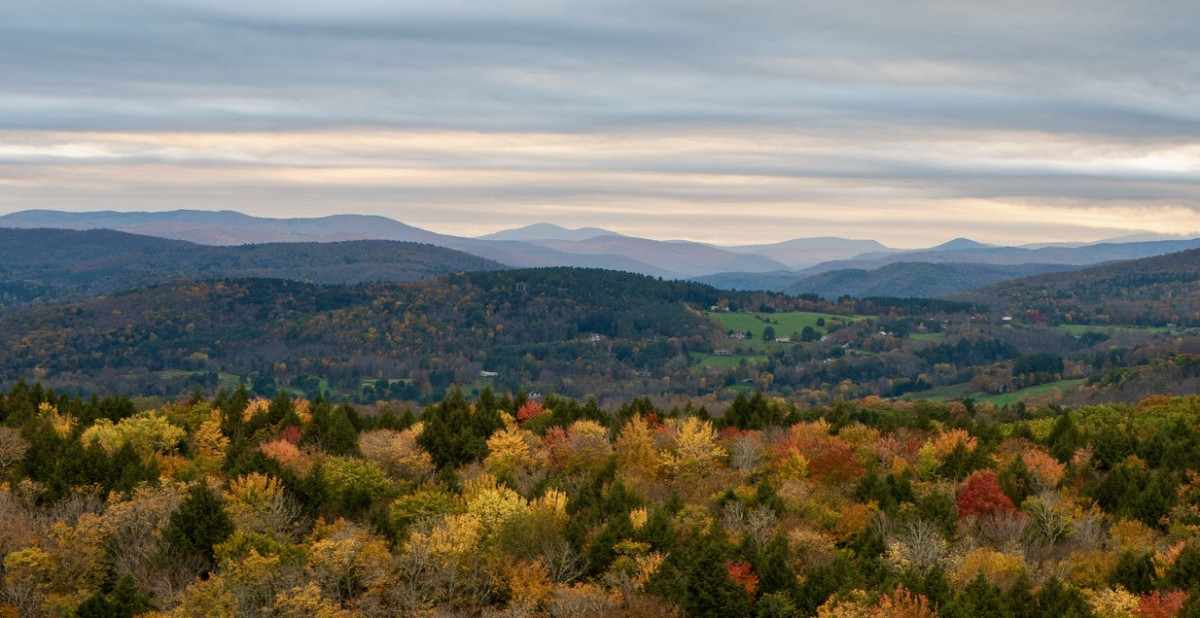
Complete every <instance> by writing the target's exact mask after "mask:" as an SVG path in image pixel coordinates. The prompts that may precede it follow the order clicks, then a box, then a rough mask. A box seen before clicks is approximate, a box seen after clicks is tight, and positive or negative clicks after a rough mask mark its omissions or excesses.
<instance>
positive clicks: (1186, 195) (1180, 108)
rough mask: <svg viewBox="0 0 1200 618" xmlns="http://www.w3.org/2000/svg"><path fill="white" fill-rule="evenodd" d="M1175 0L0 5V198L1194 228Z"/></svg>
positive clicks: (895, 226)
mask: <svg viewBox="0 0 1200 618" xmlns="http://www.w3.org/2000/svg"><path fill="white" fill-rule="evenodd" d="M1196 24H1200V3H1197V2H1194V1H1193V0H1188V1H1177V0H1104V1H1100V2H1097V1H1096V0H1087V1H1083V0H1055V1H1054V2H1045V0H1036V1H1035V0H990V1H989V2H963V1H962V0H944V1H943V0H868V1H859V0H844V1H841V2H836V1H835V2H831V1H829V0H821V1H815V2H814V1H808V0H737V1H736V2H734V1H725V2H715V1H709V0H688V1H686V2H679V1H671V2H664V1H657V0H639V1H625V0H589V1H574V0H554V1H540V2H533V1H527V0H509V1H506V2H495V1H489V2H475V1H472V2H465V1H459V0H436V1H431V2H426V1H424V0H419V1H418V0H399V1H398V0H339V2H336V3H335V2H328V1H324V0H321V1H317V0H290V1H281V0H255V1H253V2H246V1H244V0H238V1H234V0H122V1H121V2H111V1H106V2H98V1H93V0H3V1H0V84H2V86H0V215H2V214H6V213H10V212H15V211H19V210H25V209H31V208H45V209H57V210H69V211H91V210H119V211H162V210H175V209H181V208H187V209H199V210H222V209H229V210H238V211H241V212H245V213H247V214H252V215H257V216H268V217H315V216H323V215H328V214H336V213H358V214H379V215H384V216H388V217H391V218H393V219H397V220H399V221H403V222H405V223H408V224H410V225H415V226H417V227H422V228H425V229H429V230H433V231H437V232H442V233H448V234H455V235H459V236H474V235H481V234H486V233H489V232H494V231H497V230H501V229H506V228H513V227H518V226H522V225H527V224H531V223H535V222H543V221H544V222H551V223H555V224H558V225H562V226H566V227H572V228H574V227H582V226H598V227H603V228H606V229H610V230H613V231H616V232H620V233H624V234H630V235H636V236H642V237H648V238H659V239H689V240H698V241H703V242H712V243H717V244H750V243H762V242H776V241H782V240H787V239H791V238H805V237H815V236H841V237H846V238H873V239H877V240H879V241H881V242H883V243H884V244H887V245H889V246H893V247H906V248H907V247H920V246H931V245H934V244H937V243H940V242H943V241H946V240H949V239H951V238H955V237H962V236H965V237H970V238H973V239H975V240H979V241H983V242H992V243H999V244H1026V243H1037V242H1055V241H1094V240H1098V239H1103V238H1112V237H1118V236H1123V235H1126V234H1133V233H1141V232H1151V233H1158V234H1185V235H1189V236H1192V235H1200V36H1197V26H1196Z"/></svg>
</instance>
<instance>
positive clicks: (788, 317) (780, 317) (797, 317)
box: [707, 311, 867, 341]
mask: <svg viewBox="0 0 1200 618" xmlns="http://www.w3.org/2000/svg"><path fill="white" fill-rule="evenodd" d="M707 315H708V317H710V318H713V319H715V320H717V321H718V322H720V323H721V327H722V328H724V329H725V331H726V332H728V331H731V330H732V331H739V332H746V331H750V333H751V336H752V337H753V338H754V339H755V340H757V341H762V334H763V331H764V330H766V328H767V327H768V326H770V327H772V328H774V329H775V336H776V337H787V336H791V335H792V334H793V333H800V332H802V331H804V327H805V326H811V327H813V329H814V330H816V331H817V332H820V333H821V334H826V333H828V332H829V331H828V326H830V325H832V324H834V323H840V324H850V323H851V322H857V321H859V320H865V319H867V318H866V317H865V316H845V315H836V314H832V313H812V312H808V311H789V312H786V313H745V312H741V311H713V312H709V313H707ZM821 318H825V326H817V320H819V319H821Z"/></svg>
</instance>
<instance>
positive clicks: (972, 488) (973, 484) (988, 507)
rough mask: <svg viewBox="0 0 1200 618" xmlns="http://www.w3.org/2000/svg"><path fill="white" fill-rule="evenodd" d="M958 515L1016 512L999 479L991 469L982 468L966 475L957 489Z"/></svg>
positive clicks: (971, 515)
mask: <svg viewBox="0 0 1200 618" xmlns="http://www.w3.org/2000/svg"><path fill="white" fill-rule="evenodd" d="M955 504H956V505H957V506H958V516H959V517H962V518H964V519H966V518H970V517H979V518H993V517H996V516H997V515H1002V514H1011V513H1016V512H1017V509H1016V507H1015V506H1013V503H1012V500H1011V499H1010V498H1009V497H1008V496H1007V495H1005V494H1004V491H1003V490H1001V489H1000V480H999V479H998V478H996V473H995V472H992V471H991V470H982V471H980V472H976V473H974V474H972V475H971V476H969V477H967V480H966V481H964V482H963V484H962V487H960V488H959V490H958V499H957V500H956V501H955Z"/></svg>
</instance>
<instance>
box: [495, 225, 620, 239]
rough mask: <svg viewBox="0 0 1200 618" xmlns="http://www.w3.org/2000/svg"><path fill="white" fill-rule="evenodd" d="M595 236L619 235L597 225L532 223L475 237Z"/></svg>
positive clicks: (554, 237)
mask: <svg viewBox="0 0 1200 618" xmlns="http://www.w3.org/2000/svg"><path fill="white" fill-rule="evenodd" d="M597 236H620V234H618V233H616V232H610V231H608V230H605V229H601V228H598V227H581V228H579V229H575V230H572V229H568V228H565V227H562V226H560V225H554V224H553V223H534V224H532V225H526V226H524V227H518V228H512V229H508V230H501V231H499V232H495V233H492V234H487V235H484V236H479V237H477V238H478V239H479V240H520V241H528V240H571V241H580V240H587V239H589V238H595V237H597Z"/></svg>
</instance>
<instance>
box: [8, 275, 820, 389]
mask: <svg viewBox="0 0 1200 618" xmlns="http://www.w3.org/2000/svg"><path fill="white" fill-rule="evenodd" d="M729 298H730V295H729V294H728V293H723V292H719V291H717V290H715V289H713V288H710V287H707V286H701V285H698V284H690V283H680V282H662V281H658V280H655V279H651V278H648V277H643V276H639V275H629V274H624V273H616V272H612V271H598V270H582V269H543V270H526V271H502V272H493V273H464V274H458V275H454V276H451V277H448V278H443V279H437V280H430V281H424V282H418V283H413V284H374V285H358V286H318V285H313V284H307V283H299V282H290V281H279V280H265V279H252V280H222V281H201V282H190V281H189V282H174V283H169V284H163V285H159V286H153V287H150V288H147V289H144V290H139V291H134V292H128V293H123V294H117V295H113V296H110V297H106V298H101V299H94V300H90V301H84V302H80V303H76V304H72V305H51V306H45V307H31V308H26V309H24V310H22V311H18V312H15V313H12V312H10V313H9V314H7V315H4V316H0V339H2V340H3V341H4V345H3V347H2V348H0V380H12V379H16V378H18V377H20V376H23V375H25V374H27V373H28V372H30V371H34V370H36V372H38V373H39V375H46V376H49V377H50V378H51V379H52V380H53V381H54V382H55V383H57V384H60V385H63V386H74V387H85V388H94V387H96V386H97V385H100V384H109V385H113V386H119V388H120V389H122V390H123V391H125V392H138V391H139V389H143V388H148V387H149V386H150V384H149V382H152V381H153V379H152V378H151V377H150V373H151V372H161V371H166V370H173V371H181V372H199V374H200V375H201V377H203V376H211V378H212V379H213V380H214V384H208V385H207V386H213V385H215V380H216V379H217V373H219V372H228V373H235V374H238V375H240V376H244V377H246V378H247V379H251V380H256V381H257V385H258V388H259V390H260V392H261V391H262V390H264V389H266V390H269V389H270V388H272V386H271V385H273V384H275V383H277V382H278V384H279V385H280V386H283V385H285V384H291V383H292V382H294V381H296V378H298V377H300V376H305V377H307V376H308V375H314V376H318V380H321V381H325V382H326V388H327V389H328V388H330V386H331V385H332V388H333V389H334V390H348V391H350V392H351V393H354V392H357V391H358V390H359V388H360V385H361V383H362V381H363V380H371V381H375V380H377V379H384V380H385V382H384V386H383V387H382V388H383V389H384V391H385V393H381V395H385V394H386V391H387V389H388V388H389V387H391V386H395V388H396V389H397V395H399V394H401V393H402V394H404V395H406V396H407V397H408V398H413V399H415V398H418V397H422V396H424V397H427V396H430V394H431V393H432V392H434V391H435V390H437V391H439V392H440V391H442V390H444V389H445V387H446V386H448V385H450V384H452V383H456V384H467V383H470V382H471V381H473V380H475V379H476V378H478V377H479V373H480V371H483V370H488V371H494V372H498V373H499V374H500V375H499V376H497V377H498V382H499V384H501V385H504V386H505V387H506V388H511V389H512V390H516V389H517V388H520V387H522V386H525V385H527V384H533V383H537V382H541V383H546V384H565V383H567V382H564V380H568V379H571V378H575V379H586V380H591V381H593V382H594V381H600V380H606V381H609V382H611V383H614V384H615V383H620V382H621V381H628V380H630V379H632V378H633V377H635V374H636V373H637V372H639V371H642V370H649V369H659V368H661V367H662V366H664V365H667V364H669V363H670V362H672V361H675V360H677V362H680V363H682V367H681V368H682V369H685V370H686V368H687V354H688V351H689V350H691V349H705V350H707V349H708V347H707V346H708V345H709V344H708V343H707V342H708V341H710V340H711V338H712V336H713V333H714V329H715V324H714V323H713V322H712V321H711V320H708V319H706V318H705V317H704V316H703V315H702V314H701V313H700V312H699V311H698V310H697V309H696V308H697V307H708V306H709V305H711V304H715V303H717V302H720V301H725V302H728V301H729ZM737 298H744V299H747V300H748V299H750V298H752V297H751V296H750V295H742V296H740V297H737ZM735 301H736V298H735ZM794 302H799V301H794ZM593 339H595V340H593ZM35 368H36V369H35ZM660 371H661V370H660ZM392 380H395V381H394V382H391V381H392ZM303 381H304V378H301V382H303ZM590 386H591V384H590V383H589V387H590ZM616 388H619V387H616ZM272 392H273V391H272ZM315 392H316V393H320V392H321V390H316V391H315Z"/></svg>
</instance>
